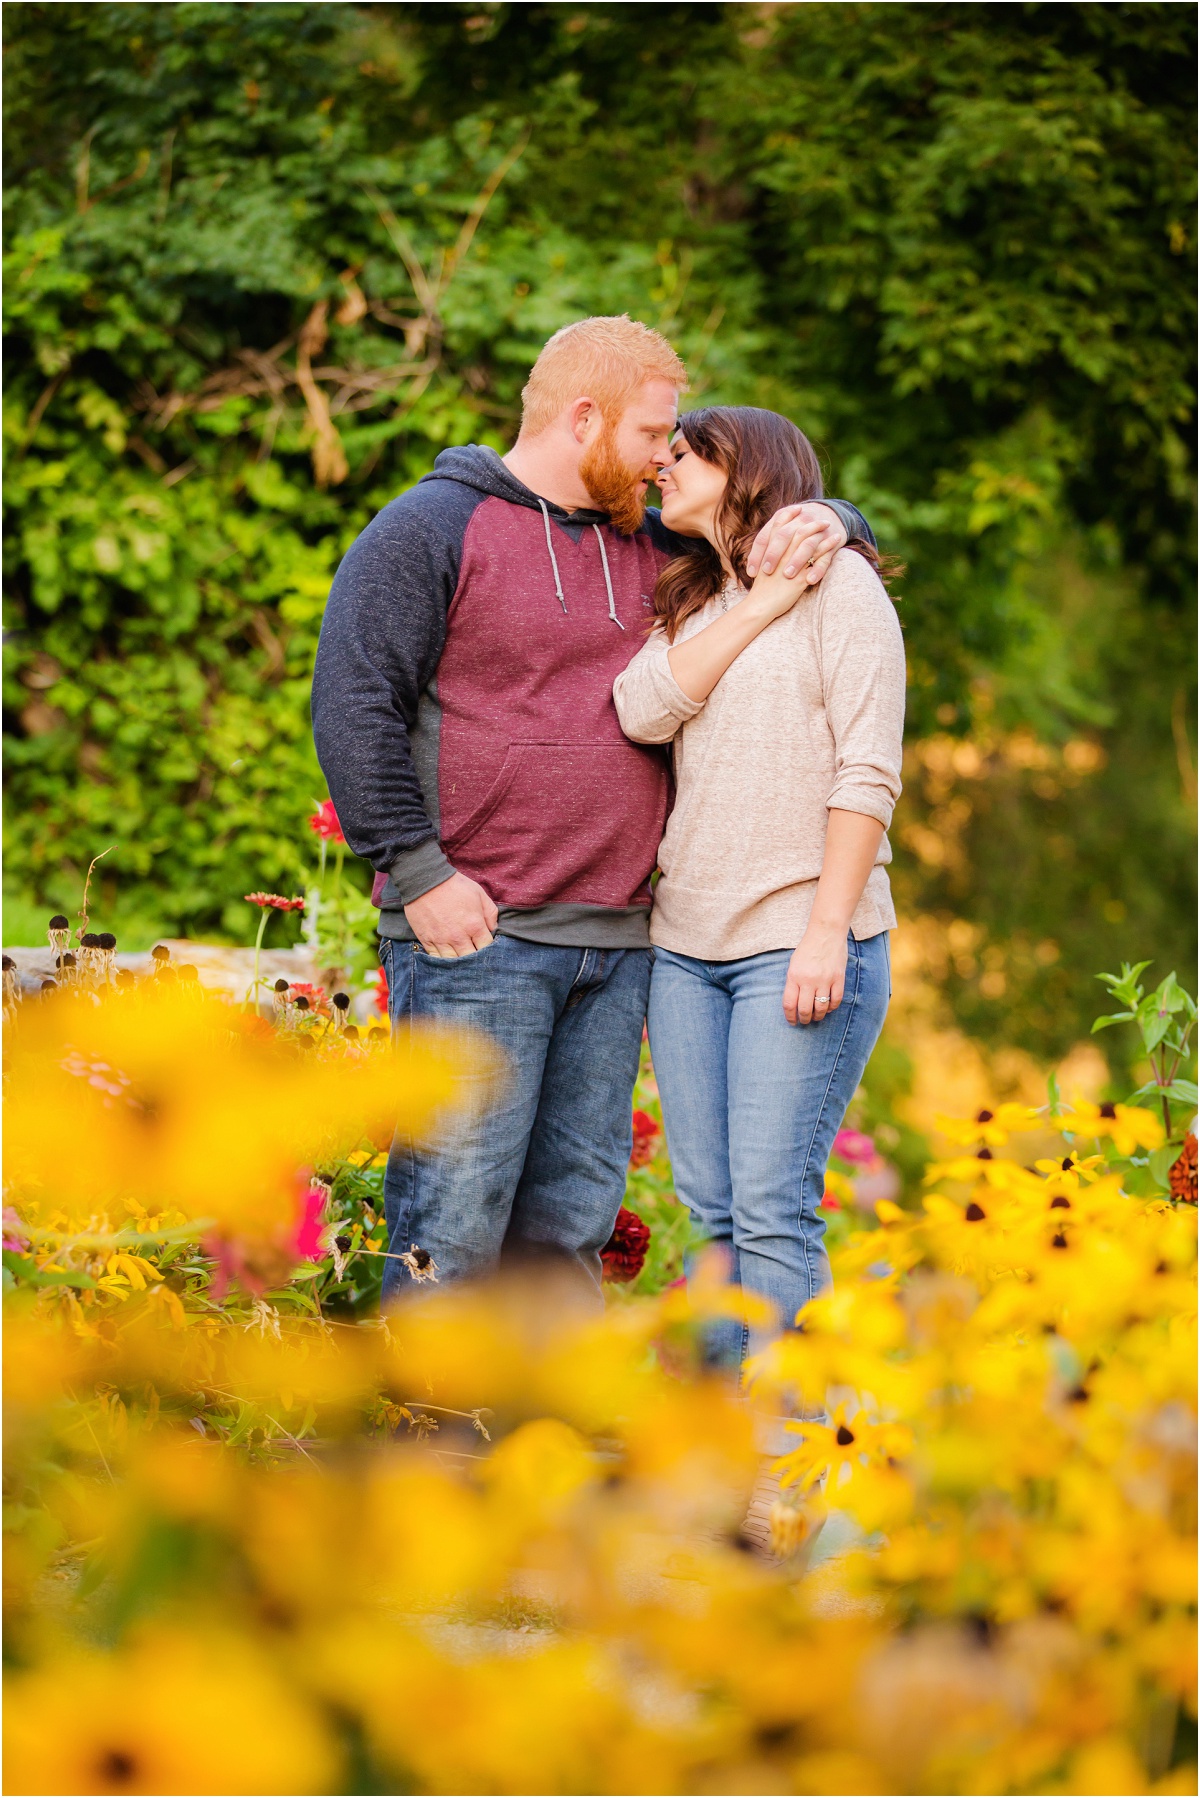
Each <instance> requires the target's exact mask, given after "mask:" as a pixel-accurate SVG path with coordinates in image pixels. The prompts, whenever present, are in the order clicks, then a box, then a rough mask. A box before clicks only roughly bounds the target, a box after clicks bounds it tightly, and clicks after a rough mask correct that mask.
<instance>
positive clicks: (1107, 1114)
mask: <svg viewBox="0 0 1200 1798" xmlns="http://www.w3.org/2000/svg"><path fill="white" fill-rule="evenodd" d="M1116 1115H1117V1108H1116V1106H1115V1105H1113V1104H1112V1103H1111V1102H1110V1101H1109V1100H1107V1099H1106V1100H1105V1102H1104V1104H1103V1105H1102V1106H1101V1107H1100V1116H1101V1117H1102V1118H1115V1117H1116Z"/></svg>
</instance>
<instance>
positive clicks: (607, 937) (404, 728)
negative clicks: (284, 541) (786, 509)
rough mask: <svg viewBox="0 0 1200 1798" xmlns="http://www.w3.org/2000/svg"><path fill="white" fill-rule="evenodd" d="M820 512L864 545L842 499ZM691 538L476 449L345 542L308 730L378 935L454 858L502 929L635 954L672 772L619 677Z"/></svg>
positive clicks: (861, 524)
mask: <svg viewBox="0 0 1200 1798" xmlns="http://www.w3.org/2000/svg"><path fill="white" fill-rule="evenodd" d="M825 503H826V504H828V505H831V506H833V507H834V509H835V510H836V511H837V513H838V515H839V516H840V517H841V519H842V521H843V523H844V524H845V525H846V528H847V530H848V531H849V532H850V534H851V535H852V536H853V537H857V538H865V539H867V540H868V541H871V542H873V541H874V539H873V538H872V536H871V532H870V529H869V527H868V525H867V524H866V521H865V520H864V519H863V518H862V515H861V514H860V513H859V512H857V511H856V510H855V508H854V507H853V506H850V505H848V504H846V503H845V502H844V501H838V500H830V501H826V502H825ZM687 541H688V540H687V539H686V538H682V537H676V536H675V535H674V534H673V533H672V532H670V531H668V530H667V529H666V528H665V527H664V525H663V524H662V521H661V519H660V518H659V515H658V513H657V512H656V511H654V510H647V512H646V517H645V521H644V523H643V524H642V526H641V527H640V528H639V529H638V530H637V531H635V532H634V533H633V535H632V536H622V535H621V534H620V533H619V532H618V531H616V530H615V529H614V528H613V526H612V525H611V524H610V522H609V519H608V516H607V514H606V513H603V512H588V511H574V512H570V513H568V512H566V511H564V510H563V508H562V507H560V506H555V505H551V504H550V503H549V502H548V501H546V500H543V499H540V498H539V497H538V495H537V494H535V493H532V492H531V491H530V490H529V488H528V487H525V486H524V485H523V484H522V483H521V482H520V481H518V480H517V479H515V477H514V476H513V475H511V474H510V473H509V471H508V469H507V467H506V466H505V464H504V462H503V461H502V460H501V458H500V457H499V456H498V455H497V454H496V452H495V451H494V450H491V449H485V448H482V447H481V446H479V445H477V444H471V445H469V446H468V447H466V448H465V449H451V450H445V451H443V453H442V454H441V455H440V456H439V457H438V459H437V461H436V462H435V464H434V467H433V471H432V473H430V474H427V475H425V476H424V478H423V479H422V480H421V481H419V482H418V483H417V485H416V486H415V487H413V488H412V489H410V491H409V492H407V493H405V494H402V495H401V496H400V498H399V499H396V500H393V501H392V503H391V504H390V505H388V506H385V507H384V509H383V511H382V512H380V513H379V514H378V515H377V516H376V517H375V518H374V519H372V521H371V523H370V524H369V525H368V526H367V528H366V530H364V531H363V533H362V535H361V536H360V537H358V538H357V540H356V541H355V542H354V543H353V544H352V545H351V548H350V549H349V551H348V552H347V554H346V556H345V559H344V560H343V562H342V564H341V566H340V568H339V569H338V571H337V575H336V578H335V580H334V583H333V590H332V592H331V593H330V596H329V604H328V607H327V608H326V612H325V620H324V624H323V625H322V629H321V641H320V646H319V648H318V650H317V662H316V671H315V674H314V677H313V730H314V735H315V738H316V745H317V755H318V757H319V758H320V762H321V767H322V769H323V770H324V773H325V776H326V779H327V780H328V782H329V792H330V796H331V798H332V799H333V802H334V805H335V806H336V808H337V813H338V818H339V819H340V821H341V825H342V829H343V831H344V832H345V835H346V840H347V842H348V843H349V845H350V847H351V848H352V849H353V850H354V851H355V853H356V854H357V855H361V856H362V857H363V858H364V859H365V860H367V861H369V862H370V863H371V864H372V865H373V866H374V867H375V868H376V870H378V872H377V877H376V881H375V891H374V898H375V902H376V904H377V905H379V906H380V929H381V931H382V932H383V934H384V935H385V936H392V937H400V938H405V939H411V937H412V934H413V933H412V931H411V929H410V928H409V925H408V922H407V920H406V918H405V916H404V910H403V908H404V906H405V905H407V904H410V903H411V902H412V901H413V900H414V899H418V898H420V896H421V894H422V893H426V892H428V891H429V890H430V889H431V888H432V887H435V886H438V885H439V884H440V883H441V882H442V881H443V880H447V879H449V877H450V875H451V874H452V873H453V872H454V871H455V870H457V871H458V872H459V873H461V874H466V875H469V876H470V878H471V879H472V880H476V881H478V882H479V884H480V886H482V887H484V888H485V889H486V890H487V891H488V892H489V893H490V894H491V896H492V898H493V899H494V900H495V902H496V905H497V907H498V908H499V912H500V926H499V927H500V930H501V932H503V933H504V934H506V935H508V936H517V937H524V938H526V939H527V940H529V941H533V942H539V943H558V944H565V945H573V946H578V947H581V948H645V947H647V946H648V943H649V937H648V934H647V919H648V916H649V910H650V876H651V874H652V873H653V871H654V866H655V860H656V857H657V854H658V846H659V843H660V841H661V840H662V834H663V826H664V824H665V822H666V816H667V807H668V803H669V795H670V771H669V764H668V762H667V760H666V757H665V754H664V752H663V750H662V749H660V748H656V747H646V746H643V745H641V744H637V743H631V742H630V741H629V739H628V738H627V737H626V736H625V735H624V733H623V732H622V730H621V727H620V725H619V723H618V722H617V714H616V710H615V708H614V706H613V698H612V687H613V681H614V680H615V679H616V677H617V675H618V674H620V673H621V671H622V670H623V669H624V668H625V666H626V665H627V663H628V662H630V661H631V660H632V658H633V657H634V655H636V653H637V651H638V650H639V649H640V648H641V646H642V644H643V642H644V641H645V636H646V630H647V627H648V625H649V624H650V622H651V619H652V616H653V599H654V586H655V582H656V581H657V579H658V575H659V571H660V570H661V569H662V567H663V566H664V565H665V563H667V562H668V561H669V560H670V559H671V557H672V556H675V555H678V554H680V552H681V551H682V550H684V549H685V548H686V547H687Z"/></svg>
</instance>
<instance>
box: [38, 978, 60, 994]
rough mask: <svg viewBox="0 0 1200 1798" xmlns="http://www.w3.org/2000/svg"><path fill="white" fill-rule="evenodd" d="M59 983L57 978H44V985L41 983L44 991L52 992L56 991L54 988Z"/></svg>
mask: <svg viewBox="0 0 1200 1798" xmlns="http://www.w3.org/2000/svg"><path fill="white" fill-rule="evenodd" d="M57 985H58V982H57V980H43V981H42V985H41V991H42V992H43V993H52V992H53V991H54V989H55V988H56V987H57Z"/></svg>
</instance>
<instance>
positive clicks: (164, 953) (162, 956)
mask: <svg viewBox="0 0 1200 1798" xmlns="http://www.w3.org/2000/svg"><path fill="white" fill-rule="evenodd" d="M150 954H151V956H152V957H153V958H154V960H155V961H170V959H171V951H170V950H169V949H168V948H167V945H166V944H165V943H155V945H154V947H153V949H151V951H150Z"/></svg>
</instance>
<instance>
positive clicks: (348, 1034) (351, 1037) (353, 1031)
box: [342, 1024, 358, 1043]
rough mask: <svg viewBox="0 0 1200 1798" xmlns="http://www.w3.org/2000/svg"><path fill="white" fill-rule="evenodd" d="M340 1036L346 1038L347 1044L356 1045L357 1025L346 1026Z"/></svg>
mask: <svg viewBox="0 0 1200 1798" xmlns="http://www.w3.org/2000/svg"><path fill="white" fill-rule="evenodd" d="M342 1035H343V1036H344V1037H345V1038H346V1041H347V1042H355V1043H356V1042H357V1041H358V1025H357V1024H347V1025H346V1028H345V1029H344V1030H343V1032H342Z"/></svg>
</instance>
